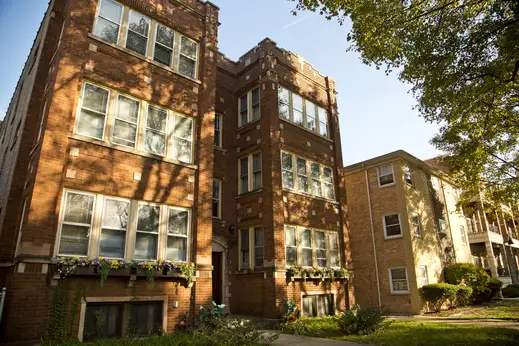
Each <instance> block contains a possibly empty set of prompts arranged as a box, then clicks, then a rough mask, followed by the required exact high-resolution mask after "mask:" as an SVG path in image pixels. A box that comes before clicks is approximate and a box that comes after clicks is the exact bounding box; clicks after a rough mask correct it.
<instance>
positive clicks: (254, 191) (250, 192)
mask: <svg viewBox="0 0 519 346" xmlns="http://www.w3.org/2000/svg"><path fill="white" fill-rule="evenodd" d="M262 191H263V190H262V189H261V188H260V189H257V190H253V191H249V192H244V193H241V194H239V195H238V196H236V197H235V199H238V198H241V197H246V196H249V195H253V194H255V193H257V192H262Z"/></svg>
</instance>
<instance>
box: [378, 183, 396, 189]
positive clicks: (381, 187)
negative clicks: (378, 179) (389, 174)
mask: <svg viewBox="0 0 519 346" xmlns="http://www.w3.org/2000/svg"><path fill="white" fill-rule="evenodd" d="M394 185H395V182H392V183H389V184H384V185H380V183H378V188H379V189H383V188H385V187H390V186H394Z"/></svg>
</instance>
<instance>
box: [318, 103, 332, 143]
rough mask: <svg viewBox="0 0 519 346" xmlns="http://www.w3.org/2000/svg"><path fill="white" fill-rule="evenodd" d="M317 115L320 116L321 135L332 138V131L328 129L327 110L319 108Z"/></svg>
mask: <svg viewBox="0 0 519 346" xmlns="http://www.w3.org/2000/svg"><path fill="white" fill-rule="evenodd" d="M317 114H318V115H319V134H320V135H321V136H323V137H330V130H329V129H328V114H326V110H325V109H324V108H321V107H318V108H317Z"/></svg>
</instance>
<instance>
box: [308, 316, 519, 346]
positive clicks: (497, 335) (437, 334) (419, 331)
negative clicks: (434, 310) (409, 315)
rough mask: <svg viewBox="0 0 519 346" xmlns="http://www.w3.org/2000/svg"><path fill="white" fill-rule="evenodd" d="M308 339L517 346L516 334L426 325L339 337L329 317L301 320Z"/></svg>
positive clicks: (390, 345)
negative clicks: (308, 330) (307, 329)
mask: <svg viewBox="0 0 519 346" xmlns="http://www.w3.org/2000/svg"><path fill="white" fill-rule="evenodd" d="M302 321H303V323H304V324H306V325H307V326H309V327H310V330H311V332H310V336H315V337H323V338H329V339H336V340H343V341H352V342H358V343H368V344H373V345H380V346H400V345H406V346H425V345H427V346H447V345H448V346H465V345H478V346H512V345H514V346H517V345H519V331H517V330H513V329H506V328H487V327H480V326H478V327H473V326H460V325H449V324H442V323H430V322H424V323H422V322H400V321H398V322H396V321H395V322H392V323H391V324H390V325H389V326H387V327H385V328H383V329H381V330H379V331H377V332H376V333H373V334H370V335H349V336H345V335H342V333H341V331H340V330H339V328H338V326H337V324H336V322H335V321H334V319H333V318H332V317H324V318H307V319H302Z"/></svg>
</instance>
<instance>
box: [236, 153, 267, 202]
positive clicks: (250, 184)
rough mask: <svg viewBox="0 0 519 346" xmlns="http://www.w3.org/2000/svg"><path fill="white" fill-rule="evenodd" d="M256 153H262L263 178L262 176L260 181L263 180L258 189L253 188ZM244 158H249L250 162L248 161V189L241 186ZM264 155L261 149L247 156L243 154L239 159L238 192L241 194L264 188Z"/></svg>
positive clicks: (261, 168)
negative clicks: (242, 161)
mask: <svg viewBox="0 0 519 346" xmlns="http://www.w3.org/2000/svg"><path fill="white" fill-rule="evenodd" d="M256 154H259V155H260V170H259V172H260V175H261V178H260V181H261V186H260V187H258V188H256V189H253V188H254V185H253V184H254V171H253V157H254V155H256ZM243 159H247V160H248V162H247V169H248V170H247V175H248V176H247V183H248V186H247V187H248V190H247V191H243V189H242V186H241V173H242V172H241V160H243ZM262 161H263V155H262V152H261V151H255V152H252V153H250V154H248V155H246V156H242V157H240V158H239V159H238V192H239V194H240V195H241V194H245V193H249V192H255V191H259V190H261V189H262V188H263V162H262Z"/></svg>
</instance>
